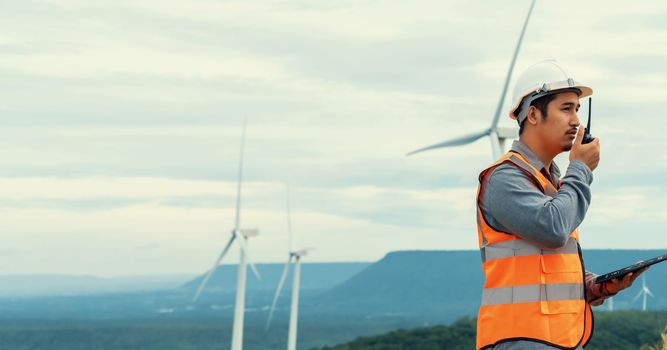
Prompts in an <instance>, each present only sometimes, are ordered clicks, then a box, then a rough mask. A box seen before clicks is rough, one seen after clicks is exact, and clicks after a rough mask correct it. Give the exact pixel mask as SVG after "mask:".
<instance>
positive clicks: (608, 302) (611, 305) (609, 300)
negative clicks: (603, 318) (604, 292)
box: [607, 297, 614, 312]
mask: <svg viewBox="0 0 667 350" xmlns="http://www.w3.org/2000/svg"><path fill="white" fill-rule="evenodd" d="M607 305H609V308H608V309H607V311H609V312H611V311H614V297H611V298H609V299H607Z"/></svg>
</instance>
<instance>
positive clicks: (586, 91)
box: [509, 84, 593, 120]
mask: <svg viewBox="0 0 667 350" xmlns="http://www.w3.org/2000/svg"><path fill="white" fill-rule="evenodd" d="M571 89H578V90H579V91H581V94H580V95H579V98H580V99H582V98H586V97H588V96H591V95H593V89H591V88H590V87H588V86H586V85H581V84H574V85H571V86H570V85H567V86H562V87H561V86H552V89H549V95H551V94H558V93H560V92H564V91H563V90H571ZM534 93H536V91H533V90H531V91H527V92H526V93H525V94H524V95H523V98H521V100H519V101H517V102H516V103H515V104H514V106H512V108H511V109H510V110H509V117H510V118H511V119H514V120H517V119H519V116H518V115H516V112H517V110H518V109H519V107H521V104H522V103H523V100H525V99H526V97H528V96H530V95H533V94H534Z"/></svg>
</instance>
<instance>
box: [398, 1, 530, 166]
mask: <svg viewBox="0 0 667 350" xmlns="http://www.w3.org/2000/svg"><path fill="white" fill-rule="evenodd" d="M533 7H535V0H533V1H532V2H531V4H530V8H529V9H528V15H527V16H526V20H525V21H524V23H523V28H522V29H521V35H519V41H518V42H517V44H516V48H515V49H514V56H512V62H511V63H510V67H509V70H508V71H507V76H506V77H505V83H504V84H503V90H502V93H501V94H500V100H499V101H498V105H497V106H496V112H495V114H494V115H493V120H491V126H490V127H489V128H488V129H486V130H483V131H480V132H476V133H473V134H469V135H465V136H461V137H458V138H455V139H452V140H447V141H443V142H440V143H436V144H434V145H430V146H426V147H424V148H420V149H417V150H414V151H412V152H410V153H408V154H407V155H408V156H409V155H413V154H415V153H420V152H424V151H429V150H432V149H436V148H443V147H453V146H463V145H467V144H469V143H472V142H475V141H477V140H479V139H480V138H482V137H484V136H488V137H489V138H490V140H491V152H492V155H493V160H496V159H498V158H499V157H500V155H501V153H502V152H504V150H505V141H506V140H508V139H515V138H517V137H518V135H519V130H518V128H517V127H513V128H505V127H498V120H499V119H500V113H501V111H502V107H503V102H504V101H505V96H506V95H507V87H508V86H509V83H510V79H511V77H512V71H513V70H514V65H515V64H516V58H517V56H518V55H519V49H520V48H521V42H522V41H523V37H524V34H525V33H526V28H527V27H528V20H529V19H530V15H531V13H532V12H533Z"/></svg>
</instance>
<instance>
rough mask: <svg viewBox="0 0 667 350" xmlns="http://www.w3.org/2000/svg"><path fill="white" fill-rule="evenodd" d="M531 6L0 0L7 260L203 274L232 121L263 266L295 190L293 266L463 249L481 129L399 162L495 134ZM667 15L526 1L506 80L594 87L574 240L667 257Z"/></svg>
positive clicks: (485, 151) (50, 269) (6, 267)
mask: <svg viewBox="0 0 667 350" xmlns="http://www.w3.org/2000/svg"><path fill="white" fill-rule="evenodd" d="M529 4H530V1H512V2H508V1H500V0H491V1H484V2H482V1H477V2H471V1H463V0H446V1H445V0H438V1H435V0H434V1H411V2H405V1H394V0H384V1H320V2H315V1H273V0H257V1H252V2H247V1H246V2H242V1H199V0H192V1H190V0H188V1H186V0H183V1H165V0H160V1H157V0H131V1H130V0H114V1H85V0H62V1H50V0H26V1H12V2H4V3H3V4H2V5H1V7H2V11H0V77H1V79H0V91H1V95H0V96H1V97H0V123H1V124H0V126H1V127H0V135H1V136H0V164H2V166H1V167H0V232H1V237H2V238H3V239H2V245H1V246H0V274H42V273H49V274H90V275H96V276H120V275H142V274H183V273H187V274H195V273H201V272H203V271H205V270H206V269H208V268H209V267H210V265H211V264H212V263H213V260H214V259H215V257H216V256H217V254H218V253H219V251H220V250H221V249H222V247H223V245H224V244H225V243H226V241H227V240H228V239H229V237H230V232H231V229H232V227H233V220H234V206H235V200H236V198H235V196H236V179H237V166H238V159H239V147H240V140H241V130H242V125H243V121H244V119H245V118H247V136H246V153H245V169H244V184H243V194H242V211H241V226H242V227H245V228H258V229H259V230H260V234H259V236H257V237H253V238H251V239H250V240H249V243H248V244H249V247H250V257H251V259H252V260H253V261H255V262H258V263H267V262H282V261H284V260H286V258H287V251H288V238H287V224H286V222H287V221H286V208H285V196H286V183H289V184H290V187H291V206H292V227H293V231H294V239H293V241H294V248H301V247H314V248H315V250H314V251H312V252H311V253H310V254H309V255H308V256H307V257H306V258H304V261H305V262H332V261H375V260H378V259H380V258H382V257H383V256H384V255H385V254H386V253H388V252H390V251H396V250H415V249H418V250H444V249H452V250H460V249H477V233H476V229H475V217H474V211H475V191H476V185H477V175H478V173H479V171H481V170H482V169H483V168H484V167H485V166H487V165H489V164H490V163H491V161H492V157H491V148H490V143H489V141H488V139H486V138H485V139H481V140H479V141H477V142H475V143H473V144H471V145H467V146H464V147H460V148H452V149H442V150H436V151H431V152H427V153H422V154H418V155H414V156H410V157H406V156H405V153H407V152H409V151H411V150H414V149H416V148H420V147H422V146H426V145H430V144H432V143H436V142H439V141H442V140H445V139H448V138H453V137H457V136H460V135H462V134H465V133H469V132H475V131H481V130H483V129H485V128H487V127H488V125H489V124H490V122H491V118H492V114H493V112H494V110H495V108H496V105H497V103H498V99H499V97H500V92H501V88H502V83H503V80H504V78H505V74H506V71H507V69H508V66H509V63H510V59H511V55H512V52H513V50H514V47H515V45H516V41H517V38H518V34H519V32H520V29H521V25H522V23H523V20H524V17H525V15H526V13H527V11H528V7H529ZM666 16H667V3H665V2H664V1H658V0H654V1H642V2H635V3H633V4H629V3H628V2H627V1H620V0H612V1H601V0H595V1H585V2H581V1H570V0H565V1H558V2H556V1H544V0H539V1H537V4H536V6H535V9H534V12H533V15H532V18H531V21H530V23H529V25H528V29H527V33H526V36H525V39H524V44H523V47H522V48H521V51H520V54H519V58H518V60H517V65H516V69H515V74H514V76H513V77H514V78H516V77H517V76H518V74H520V72H521V71H522V70H523V69H525V68H526V67H528V66H529V65H531V64H533V63H535V62H537V61H540V60H543V59H549V58H554V59H557V60H558V61H559V62H560V63H561V64H563V65H564V66H565V67H566V68H567V69H568V70H569V71H571V72H572V73H573V74H574V76H575V77H576V79H577V80H579V81H581V82H583V83H586V84H588V85H589V86H591V87H592V88H593V90H594V95H593V96H594V103H593V121H594V125H593V135H594V136H596V137H598V138H600V141H601V145H602V152H601V154H602V155H601V157H602V159H601V162H600V165H599V167H598V169H596V170H595V172H594V182H593V185H592V190H593V202H592V204H591V207H590V209H589V212H588V215H587V217H586V220H585V222H584V223H583V224H582V226H581V227H580V232H581V235H582V245H583V246H584V248H585V249H586V248H589V249H590V248H638V249H648V248H651V249H655V248H658V249H662V248H667V244H666V243H665V239H664V238H663V237H664V234H665V232H664V227H665V226H666V224H667V201H665V198H666V197H667V188H666V187H665V184H664V179H665V178H666V175H667V165H666V164H667V155H666V153H665V152H664V151H663V150H664V149H665V147H666V146H667V141H666V140H665V137H664V131H663V130H664V129H665V128H667V117H666V116H665V112H664V102H665V97H666V95H665V92H664V89H665V87H667V66H666V65H665V62H667V45H666V43H667V21H665V20H664V19H665V18H667V17H666ZM512 81H513V80H512ZM510 91H511V85H510ZM510 95H511V94H510ZM509 104H510V96H508V97H507V98H506V99H505V101H504V104H503V111H506V110H507V109H508V106H509ZM505 115H506V113H503V116H502V117H501V125H502V126H512V125H513V124H512V123H511V121H510V120H509V118H506V117H505ZM581 116H583V115H582V114H581V113H580V117H581ZM567 162H568V160H567V155H566V154H564V155H562V156H559V158H557V163H558V164H559V165H560V167H561V168H562V169H565V168H566V167H567ZM237 260H238V253H237V251H236V249H233V250H232V251H231V252H230V254H229V256H227V257H226V258H225V260H224V262H225V263H230V264H231V263H234V262H236V261H237Z"/></svg>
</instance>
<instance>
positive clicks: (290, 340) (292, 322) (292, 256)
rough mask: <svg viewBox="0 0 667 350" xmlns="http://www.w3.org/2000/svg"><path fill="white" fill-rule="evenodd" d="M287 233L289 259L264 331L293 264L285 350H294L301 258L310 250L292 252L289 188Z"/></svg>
mask: <svg viewBox="0 0 667 350" xmlns="http://www.w3.org/2000/svg"><path fill="white" fill-rule="evenodd" d="M286 202H287V232H288V234H289V257H288V258H287V263H285V268H284V269H283V273H282V275H281V276H280V282H279V283H278V288H277V289H276V294H275V295H274V296H273V303H271V309H270V311H269V318H268V319H267V321H266V329H267V330H268V329H269V327H270V326H271V319H272V318H273V312H274V311H275V309H276V303H277V302H278V297H279V296H280V292H281V291H282V289H283V285H284V284H285V279H286V278H287V273H288V272H289V268H290V265H291V264H294V275H293V276H292V278H293V281H292V303H291V308H290V317H289V331H288V336H287V350H295V349H296V333H297V323H298V322H297V321H298V317H299V283H300V279H301V257H303V256H305V255H306V254H308V252H309V251H311V250H312V248H308V249H301V250H297V251H293V250H292V218H291V213H290V201H289V186H288V187H287V200H286Z"/></svg>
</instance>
